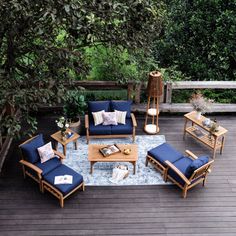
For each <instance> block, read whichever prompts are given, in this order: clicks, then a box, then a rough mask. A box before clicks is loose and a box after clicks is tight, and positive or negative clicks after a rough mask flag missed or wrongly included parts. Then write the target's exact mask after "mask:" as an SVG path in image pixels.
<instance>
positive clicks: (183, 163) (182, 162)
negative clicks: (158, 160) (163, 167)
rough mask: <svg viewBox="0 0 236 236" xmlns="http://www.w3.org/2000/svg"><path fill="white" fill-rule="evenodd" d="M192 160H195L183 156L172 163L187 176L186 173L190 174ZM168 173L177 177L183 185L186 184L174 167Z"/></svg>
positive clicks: (174, 177)
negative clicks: (189, 168)
mask: <svg viewBox="0 0 236 236" xmlns="http://www.w3.org/2000/svg"><path fill="white" fill-rule="evenodd" d="M192 162H193V160H192V159H191V158H189V157H183V158H181V159H179V160H177V161H175V162H174V163H172V164H173V165H174V166H175V167H176V168H177V169H179V170H180V171H181V172H182V173H183V174H184V175H185V176H186V174H188V167H189V165H191V164H192ZM168 175H170V176H171V177H172V178H173V179H175V180H176V181H177V182H178V183H180V184H181V185H182V186H183V185H184V184H185V182H184V181H183V180H182V179H181V178H180V177H179V175H178V174H176V173H175V171H173V170H172V169H169V171H168ZM186 177H187V176H186ZM187 178H188V177H187Z"/></svg>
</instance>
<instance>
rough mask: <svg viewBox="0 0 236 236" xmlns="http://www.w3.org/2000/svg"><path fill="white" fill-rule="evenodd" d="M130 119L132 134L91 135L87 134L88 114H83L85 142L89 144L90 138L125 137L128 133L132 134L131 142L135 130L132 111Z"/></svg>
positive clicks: (133, 138)
mask: <svg viewBox="0 0 236 236" xmlns="http://www.w3.org/2000/svg"><path fill="white" fill-rule="evenodd" d="M131 120H132V124H133V132H132V134H110V135H109V134H108V135H91V134H89V116H88V115H85V129H86V139H87V144H89V140H90V138H126V137H129V136H130V135H131V136H132V140H133V142H135V132H136V127H137V121H136V118H135V116H134V114H133V113H131Z"/></svg>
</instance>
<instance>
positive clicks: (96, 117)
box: [92, 110, 105, 126]
mask: <svg viewBox="0 0 236 236" xmlns="http://www.w3.org/2000/svg"><path fill="white" fill-rule="evenodd" d="M104 112H105V111H104V110H102V111H98V112H92V114H93V120H94V125H95V126H96V125H100V124H102V123H103V116H102V114H103V113H104Z"/></svg>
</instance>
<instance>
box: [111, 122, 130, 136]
mask: <svg viewBox="0 0 236 236" xmlns="http://www.w3.org/2000/svg"><path fill="white" fill-rule="evenodd" d="M132 133H133V123H132V119H131V118H126V121H125V125H122V124H118V125H111V134H132Z"/></svg>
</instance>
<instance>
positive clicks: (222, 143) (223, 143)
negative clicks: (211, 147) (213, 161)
mask: <svg viewBox="0 0 236 236" xmlns="http://www.w3.org/2000/svg"><path fill="white" fill-rule="evenodd" d="M224 145H225V135H223V136H222V139H221V147H220V154H222V152H223V149H224Z"/></svg>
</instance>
